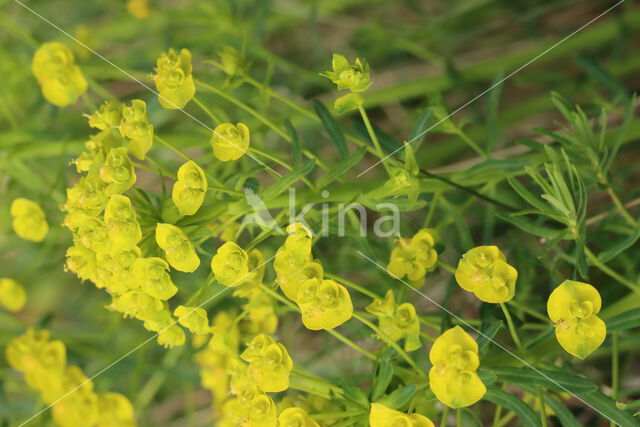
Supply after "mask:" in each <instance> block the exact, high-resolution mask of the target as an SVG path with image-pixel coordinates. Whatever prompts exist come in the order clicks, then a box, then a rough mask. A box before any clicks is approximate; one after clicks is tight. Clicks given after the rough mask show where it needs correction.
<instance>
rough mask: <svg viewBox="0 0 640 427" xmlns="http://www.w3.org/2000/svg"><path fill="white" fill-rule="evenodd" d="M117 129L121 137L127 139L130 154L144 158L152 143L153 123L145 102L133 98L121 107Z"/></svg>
mask: <svg viewBox="0 0 640 427" xmlns="http://www.w3.org/2000/svg"><path fill="white" fill-rule="evenodd" d="M118 129H119V131H120V134H121V135H122V136H123V137H126V138H128V139H129V142H128V146H129V151H131V154H133V155H134V156H135V157H136V158H138V159H140V160H144V158H145V156H146V155H147V152H148V151H149V149H151V145H152V144H153V125H152V124H150V123H149V118H148V117H147V104H146V103H145V102H144V101H142V100H140V99H134V100H133V101H131V105H127V106H124V107H122V120H121V121H120V125H119V127H118Z"/></svg>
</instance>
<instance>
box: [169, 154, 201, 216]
mask: <svg viewBox="0 0 640 427" xmlns="http://www.w3.org/2000/svg"><path fill="white" fill-rule="evenodd" d="M207 188H208V183H207V177H206V175H205V173H204V171H203V170H202V169H201V168H200V166H198V165H197V164H196V162H194V161H192V160H189V161H188V162H186V163H185V164H183V165H182V166H180V168H179V169H178V180H177V181H176V183H175V184H173V191H172V192H171V199H172V200H173V204H174V205H176V208H178V212H180V215H183V216H184V215H193V214H194V213H196V212H197V211H198V209H200V206H202V202H203V201H204V196H205V195H206V193H207Z"/></svg>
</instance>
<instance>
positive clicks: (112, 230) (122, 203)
mask: <svg viewBox="0 0 640 427" xmlns="http://www.w3.org/2000/svg"><path fill="white" fill-rule="evenodd" d="M104 223H105V225H106V226H107V230H109V239H111V243H112V244H113V245H114V246H115V247H118V248H121V249H133V248H134V247H135V246H136V245H137V244H138V242H139V241H140V239H142V230H140V224H138V220H137V219H136V211H135V210H134V209H133V205H131V200H129V198H128V197H126V196H122V195H120V194H114V195H113V196H111V198H110V199H109V201H108V202H107V206H106V208H105V211H104Z"/></svg>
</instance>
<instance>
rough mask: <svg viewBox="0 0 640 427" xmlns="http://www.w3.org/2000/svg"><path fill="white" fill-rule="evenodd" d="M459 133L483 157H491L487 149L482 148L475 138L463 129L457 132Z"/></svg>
mask: <svg viewBox="0 0 640 427" xmlns="http://www.w3.org/2000/svg"><path fill="white" fill-rule="evenodd" d="M457 135H458V136H459V137H460V138H461V139H462V140H463V141H464V142H465V143H466V144H467V145H468V146H469V147H470V148H471V149H472V150H473V151H475V152H476V153H477V154H478V155H479V156H480V157H483V158H484V159H488V158H489V155H488V154H487V153H485V151H484V150H483V149H482V148H480V146H479V145H478V144H476V143H475V141H474V140H472V139H471V138H469V136H468V135H467V134H466V133H464V132H463V131H460V132H458V133H457Z"/></svg>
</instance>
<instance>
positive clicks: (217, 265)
mask: <svg viewBox="0 0 640 427" xmlns="http://www.w3.org/2000/svg"><path fill="white" fill-rule="evenodd" d="M211 270H212V271H213V274H214V275H215V277H216V280H217V281H218V282H220V283H221V284H223V285H225V286H229V287H235V286H239V285H241V284H242V283H244V282H245V281H246V280H247V279H248V278H249V256H248V255H247V253H246V252H245V251H244V249H242V248H241V247H240V246H238V245H237V244H236V243H234V242H227V243H225V244H223V245H222V246H220V247H219V248H218V250H217V251H216V254H215V255H214V256H213V258H212V259H211Z"/></svg>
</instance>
